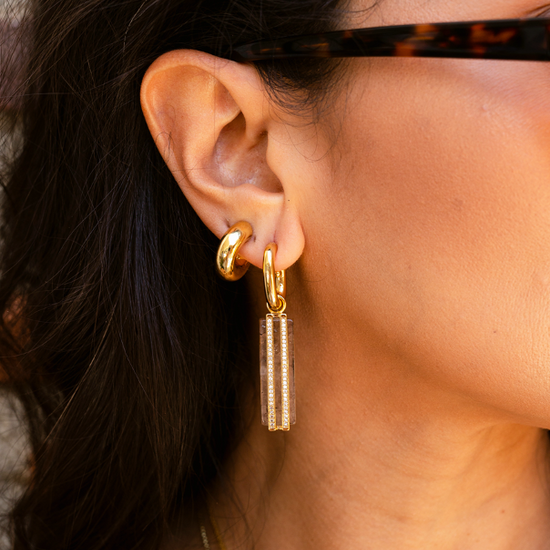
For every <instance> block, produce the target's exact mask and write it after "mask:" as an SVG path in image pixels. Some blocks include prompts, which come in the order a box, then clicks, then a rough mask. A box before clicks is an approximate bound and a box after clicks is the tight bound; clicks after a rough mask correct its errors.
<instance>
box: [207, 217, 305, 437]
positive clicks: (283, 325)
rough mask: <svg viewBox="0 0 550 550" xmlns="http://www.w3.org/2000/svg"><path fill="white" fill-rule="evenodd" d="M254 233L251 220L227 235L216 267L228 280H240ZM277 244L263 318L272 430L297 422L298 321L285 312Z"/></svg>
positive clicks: (264, 382) (264, 399)
mask: <svg viewBox="0 0 550 550" xmlns="http://www.w3.org/2000/svg"><path fill="white" fill-rule="evenodd" d="M251 236H252V226H251V225H250V224H249V223H248V222H244V221H241V222H238V223H236V224H235V225H234V226H232V227H231V228H230V229H229V231H228V232H227V233H226V234H225V235H224V237H223V238H222V240H221V242H220V246H219V248H218V254H217V258H216V267H217V269H218V272H219V273H220V275H221V276H222V277H224V278H225V279H227V280H228V281H237V280H238V279H240V278H241V277H242V276H243V275H244V274H245V273H246V271H247V269H248V267H249V264H248V262H246V261H245V260H242V259H241V258H239V256H238V252H239V248H240V247H241V246H242V245H243V244H244V243H245V242H246V241H247V240H248V239H249V238H250V237H251ZM276 254H277V245H276V244H275V243H270V244H268V245H267V247H266V249H265V251H264V259H263V265H262V270H263V276H264V290H265V297H266V306H267V310H268V313H267V314H266V316H265V319H260V401H261V418H262V424H263V425H264V426H267V427H268V429H269V431H276V430H283V431H289V430H290V426H291V425H292V424H295V423H296V392H295V386H294V324H293V322H292V319H288V318H287V316H286V314H285V309H286V300H285V296H286V275H285V271H284V270H281V271H275V256H276Z"/></svg>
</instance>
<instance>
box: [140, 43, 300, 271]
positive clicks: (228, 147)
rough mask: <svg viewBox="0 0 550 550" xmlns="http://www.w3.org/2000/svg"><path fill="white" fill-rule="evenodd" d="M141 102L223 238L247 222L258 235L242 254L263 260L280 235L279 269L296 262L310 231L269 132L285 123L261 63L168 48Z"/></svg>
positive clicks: (182, 182) (166, 154)
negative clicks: (272, 99) (295, 203)
mask: <svg viewBox="0 0 550 550" xmlns="http://www.w3.org/2000/svg"><path fill="white" fill-rule="evenodd" d="M141 105H142V108H143V113H144V115H145V119H146V121H147V124H148V126H149V129H150V131H151V134H152V136H153V138H154V140H155V142H156V144H157V147H158V149H159V151H160V153H161V155H162V156H163V158H164V160H165V161H166V164H167V165H168V167H169V168H170V170H171V172H172V174H173V175H174V178H175V179H176V181H177V183H178V185H179V186H180V188H181V190H182V191H183V193H184V194H185V196H186V197H187V200H188V201H189V203H190V204H191V206H192V207H193V208H194V209H195V211H196V212H197V214H198V215H199V216H200V218H201V219H202V221H203V222H204V223H205V224H206V225H207V226H208V227H209V228H210V230H211V231H212V232H213V233H215V234H216V235H217V236H218V237H221V236H222V235H223V234H224V233H225V232H226V231H227V230H228V229H229V227H230V226H231V225H233V224H234V223H235V222H237V221H240V220H245V221H248V222H249V223H250V224H251V225H252V227H253V229H254V236H253V238H252V239H250V241H248V243H246V244H245V245H244V246H243V247H242V249H241V251H240V252H239V254H240V256H242V257H243V258H245V259H246V260H248V261H249V262H250V263H252V264H254V265H256V266H257V267H261V265H262V258H263V251H264V249H265V247H266V246H267V245H268V244H269V243H270V242H276V243H277V245H278V253H277V258H276V269H286V268H288V267H290V266H291V265H292V264H293V263H294V262H295V261H296V260H297V259H298V258H299V257H300V255H301V253H302V250H303V247H304V235H303V232H302V228H301V225H300V220H299V216H298V213H297V211H296V209H295V208H294V207H293V206H291V204H290V201H289V200H288V198H287V193H286V190H285V182H284V181H281V180H280V179H279V178H278V177H277V175H276V174H277V172H278V171H279V170H278V168H279V167H278V166H277V165H276V164H277V163H278V162H281V160H280V159H282V158H283V156H284V155H281V151H277V150H276V149H277V147H279V146H280V143H279V142H278V140H276V139H273V138H272V136H271V133H270V132H271V130H272V129H273V128H274V127H276V126H277V125H279V126H280V124H281V122H280V120H277V117H276V116H275V115H274V112H273V110H272V103H271V102H270V100H269V96H268V94H267V93H266V91H265V89H264V86H263V82H262V80H261V79H260V77H259V75H258V73H257V71H256V70H255V69H254V67H252V66H250V65H243V64H238V63H235V62H232V61H227V60H224V59H220V58H217V57H214V56H211V55H208V54H205V53H202V52H197V51H192V50H176V51H172V52H169V53H166V54H164V55H162V56H161V57H159V58H158V59H157V60H156V61H155V62H154V63H153V64H152V65H151V66H150V67H149V69H148V70H147V73H146V74H145V77H144V79H143V82H142V85H141ZM281 146H282V145H281ZM282 173H286V171H285V170H283V171H282Z"/></svg>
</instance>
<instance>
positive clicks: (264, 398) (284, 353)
mask: <svg viewBox="0 0 550 550" xmlns="http://www.w3.org/2000/svg"><path fill="white" fill-rule="evenodd" d="M260 396H261V416H262V424H263V425H264V426H267V427H268V428H269V430H271V431H274V430H285V431H287V430H289V429H290V426H291V425H292V424H295V423H296V392H295V386H294V326H293V323H292V320H291V319H288V318H287V316H286V315H285V314H282V315H273V314H268V315H266V318H265V319H261V320H260Z"/></svg>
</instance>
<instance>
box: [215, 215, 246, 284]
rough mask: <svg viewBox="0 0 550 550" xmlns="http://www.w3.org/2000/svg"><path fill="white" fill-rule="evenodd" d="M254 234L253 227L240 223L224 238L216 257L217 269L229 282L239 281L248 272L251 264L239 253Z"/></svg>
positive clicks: (243, 222)
mask: <svg viewBox="0 0 550 550" xmlns="http://www.w3.org/2000/svg"><path fill="white" fill-rule="evenodd" d="M252 234H253V231H252V226H251V225H250V224H249V223H248V222H245V221H240V222H237V223H236V224H235V225H233V226H232V227H231V228H230V229H229V231H228V232H227V233H226V234H225V235H224V236H223V237H222V240H221V242H220V246H219V247H218V253H217V255H216V268H217V270H218V273H219V274H220V275H221V276H222V277H223V278H224V279H226V280H227V281H238V280H239V279H240V278H241V277H242V276H243V275H244V274H245V273H246V272H247V271H248V268H249V267H250V264H249V263H248V262H247V261H246V260H243V259H242V258H241V257H239V255H238V252H239V249H240V248H241V246H242V245H243V244H244V243H245V242H246V241H248V239H250V237H251V236H252Z"/></svg>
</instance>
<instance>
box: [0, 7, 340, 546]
mask: <svg viewBox="0 0 550 550" xmlns="http://www.w3.org/2000/svg"><path fill="white" fill-rule="evenodd" d="M339 4H341V2H339V1H338V0H261V1H254V0H253V1H251V0H230V1H226V2H222V1H216V0H32V1H31V3H30V5H29V8H28V14H27V17H26V18H25V19H24V24H23V25H21V28H22V29H24V31H23V32H22V35H23V38H22V39H21V40H23V42H22V43H21V44H22V45H23V46H24V47H22V50H21V51H22V52H23V54H24V59H25V71H24V75H23V76H24V78H23V79H22V80H21V82H23V84H21V87H20V89H19V90H18V91H17V93H16V95H14V96H13V97H10V98H4V99H5V103H7V104H8V103H9V104H19V105H20V106H21V110H20V113H21V114H20V115H19V116H18V117H17V126H16V127H17V131H18V132H19V135H20V136H21V146H20V147H18V148H17V149H16V154H15V155H14V156H13V157H12V158H10V159H8V161H7V164H6V166H5V174H4V177H3V180H2V185H3V188H4V194H3V211H2V244H1V246H2V250H1V253H0V274H1V276H0V307H1V308H2V311H4V312H5V314H4V317H3V319H2V322H1V326H0V329H1V330H0V338H1V340H0V346H1V355H2V359H1V364H2V366H3V368H4V370H5V371H6V372H7V373H8V375H9V377H10V380H11V384H12V385H13V387H14V388H15V389H16V390H17V391H18V393H19V395H20V398H21V400H22V402H23V404H24V407H25V410H26V414H27V419H28V427H29V436H30V441H31V444H32V482H31V483H30V485H29V486H28V489H27V491H26V493H25V494H24V495H23V497H22V498H21V500H20V501H19V502H18V504H17V505H16V506H15V508H14V509H13V511H12V514H11V526H12V527H11V529H12V537H13V539H14V541H15V542H14V545H15V546H14V547H15V549H17V550H20V549H25V550H30V549H38V548H40V549H41V550H48V549H52V550H53V549H55V550H63V549H77V548H78V549H79V550H80V549H82V550H84V549H95V550H99V549H104V550H107V549H115V548H116V549H117V550H120V549H121V548H124V549H134V548H136V549H137V548H146V547H147V548H157V547H158V546H159V544H160V542H161V538H162V533H163V532H164V531H165V529H166V527H167V526H168V525H169V524H170V523H171V522H172V520H173V518H174V517H175V516H176V515H177V514H182V513H184V514H185V513H187V514H189V515H190V516H192V515H193V514H195V513H196V511H197V509H198V508H199V506H200V505H201V502H202V501H203V500H204V495H205V491H206V490H207V488H208V486H209V483H210V482H211V481H212V479H214V478H215V477H216V476H218V475H219V473H220V468H221V465H222V463H223V460H224V458H225V457H226V456H227V453H228V452H229V451H230V450H231V448H232V446H233V445H234V444H235V442H236V441H237V440H238V437H239V433H241V432H242V429H243V425H244V423H245V422H246V421H247V419H244V418H242V415H241V413H240V408H239V394H240V393H241V392H242V388H245V387H247V385H248V386H250V384H252V383H253V382H252V380H254V374H253V373H252V371H251V368H252V367H251V366H250V365H249V364H248V362H247V361H246V360H244V359H243V358H245V357H247V354H246V353H244V352H242V351H241V347H242V346H243V344H242V342H243V335H242V331H243V328H244V327H245V325H246V322H247V319H246V307H244V306H243V304H245V303H246V295H245V292H244V289H243V287H242V286H241V285H239V284H236V285H233V286H232V285H229V284H227V283H224V282H223V281H221V280H219V279H218V278H217V277H216V275H215V273H214V255H215V248H216V245H217V242H216V241H215V239H214V238H213V236H212V235H211V234H210V232H209V231H208V230H207V229H206V228H205V227H204V226H203V224H202V223H201V222H200V220H199V219H198V218H197V216H196V215H195V213H194V211H193V210H192V208H191V207H190V206H189V204H188V203H187V202H186V200H185V198H184V197H183V195H182V193H181V191H180V190H179V188H178V187H177V185H176V184H175V182H174V181H173V178H172V176H171V174H170V173H169V171H168V169H167V168H166V166H165V164H164V162H163V161H162V159H161V157H160V155H159V154H158V152H157V150H156V147H155V145H154V143H153V140H152V138H151V136H150V133H149V131H148V129H147V126H146V124H145V122H144V119H143V116H142V115H141V110H140V105H139V87H140V82H141V79H142V77H143V74H144V72H145V70H146V69H147V67H148V66H149V64H150V63H151V62H152V61H153V60H154V59H155V58H156V57H157V56H159V55H161V54H162V53H164V52H166V51H169V50H172V49H175V48H193V49H198V50H203V51H207V52H210V53H213V54H215V55H221V56H224V55H229V53H230V51H231V48H232V46H234V45H235V44H237V43H239V42H246V41H252V40H257V39H260V38H277V37H280V36H287V35H292V34H304V33H306V32H307V33H311V32H320V31H326V30H330V29H332V28H333V27H334V26H335V25H334V23H335V21H337V19H338V17H339V12H338V9H339V8H338V5H339ZM27 50H28V51H27ZM258 69H259V70H260V72H261V74H262V76H263V78H264V79H265V81H266V82H267V83H268V84H269V86H270V87H271V89H272V91H273V93H274V94H275V95H276V97H277V98H278V100H279V101H283V102H288V103H289V104H292V99H291V98H293V97H295V95H294V92H296V91H298V90H300V91H306V93H305V94H304V93H302V94H300V100H301V101H306V102H307V101H309V102H310V103H311V102H312V101H314V100H315V99H318V98H319V96H320V94H321V93H322V92H323V91H326V88H327V83H329V82H330V79H329V76H330V71H331V65H330V64H329V63H327V62H326V61H325V60H321V61H318V60H305V61H286V62H283V61H280V62H276V63H275V62H273V63H262V64H259V65H258ZM4 76H5V78H7V77H6V75H4ZM9 78H13V75H10V77H9ZM0 89H3V90H6V89H9V86H4V87H0ZM290 106H291V105H290Z"/></svg>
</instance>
